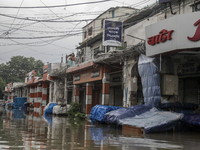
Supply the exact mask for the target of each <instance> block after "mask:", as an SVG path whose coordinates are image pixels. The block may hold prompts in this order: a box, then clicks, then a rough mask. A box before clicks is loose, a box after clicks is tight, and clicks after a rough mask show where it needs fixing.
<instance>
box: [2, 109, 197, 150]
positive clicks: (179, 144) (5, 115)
mask: <svg viewBox="0 0 200 150" xmlns="http://www.w3.org/2000/svg"><path fill="white" fill-rule="evenodd" d="M0 149H1V150H3V149H19V150H21V149H22V150H36V149H47V150H65V149H66V150H161V149H162V150H163V149H178V150H179V149H184V150H198V149H200V133H159V134H147V135H135V136H134V135H132V136H131V135H130V134H124V133H122V131H121V130H115V129H114V128H111V127H109V126H107V125H96V126H93V125H91V124H90V122H87V121H76V120H75V121H71V120H69V119H68V118H67V117H52V116H49V117H44V116H34V115H33V114H31V115H30V114H29V115H25V114H23V112H21V111H20V110H4V109H3V108H0Z"/></svg>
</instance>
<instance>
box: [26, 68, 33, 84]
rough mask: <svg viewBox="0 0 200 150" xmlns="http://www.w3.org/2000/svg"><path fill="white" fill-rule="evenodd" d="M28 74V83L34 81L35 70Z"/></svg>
mask: <svg viewBox="0 0 200 150" xmlns="http://www.w3.org/2000/svg"><path fill="white" fill-rule="evenodd" d="M27 76H28V79H27V83H26V84H31V83H34V80H35V70H33V71H31V72H29V73H28V74H27Z"/></svg>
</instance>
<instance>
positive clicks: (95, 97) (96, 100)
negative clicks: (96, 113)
mask: <svg viewBox="0 0 200 150" xmlns="http://www.w3.org/2000/svg"><path fill="white" fill-rule="evenodd" d="M99 104H100V89H98V90H93V91H92V107H93V106H95V105H99Z"/></svg>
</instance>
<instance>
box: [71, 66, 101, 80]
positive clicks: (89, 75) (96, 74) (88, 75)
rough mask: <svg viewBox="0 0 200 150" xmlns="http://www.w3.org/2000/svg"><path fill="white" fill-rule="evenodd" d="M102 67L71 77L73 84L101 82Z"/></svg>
mask: <svg viewBox="0 0 200 150" xmlns="http://www.w3.org/2000/svg"><path fill="white" fill-rule="evenodd" d="M102 78H103V66H99V67H97V68H95V69H88V70H85V71H82V72H81V73H80V72H79V73H77V74H74V75H73V84H80V83H87V82H93V81H98V80H102Z"/></svg>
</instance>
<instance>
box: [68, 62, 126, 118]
mask: <svg viewBox="0 0 200 150" xmlns="http://www.w3.org/2000/svg"><path fill="white" fill-rule="evenodd" d="M111 71H112V69H111V68H110V66H107V65H99V64H95V63H94V62H88V63H85V64H81V65H79V66H77V67H73V68H69V69H68V70H67V73H70V74H73V85H74V89H73V101H74V102H77V103H81V106H82V108H81V110H82V111H83V112H84V113H86V114H90V111H91V109H92V107H93V106H95V105H99V104H101V105H115V104H116V105H120V106H121V105H122V104H121V103H120V102H119V101H121V102H122V98H120V97H122V95H117V94H115V96H116V97H117V98H116V99H119V98H120V99H119V100H115V99H113V94H114V93H112V92H113V91H112V90H111V89H113V88H114V87H113V86H115V87H118V88H119V89H120V90H121V91H122V89H121V86H120V85H121V79H119V78H118V76H116V77H115V78H114V79H113V75H111ZM113 81H114V82H115V84H113ZM116 83H117V84H116ZM119 83H120V84H119ZM119 89H117V88H115V91H116V92H115V93H118V94H121V93H120V92H119Z"/></svg>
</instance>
